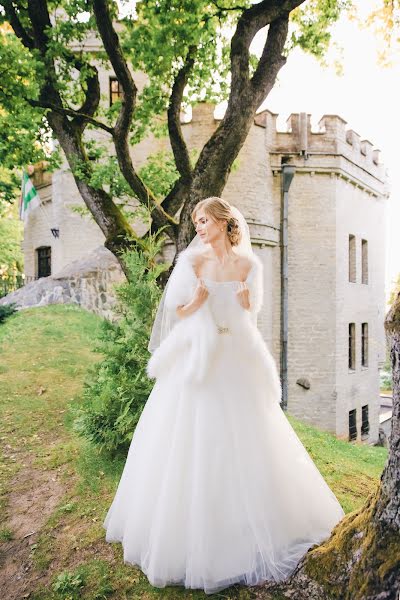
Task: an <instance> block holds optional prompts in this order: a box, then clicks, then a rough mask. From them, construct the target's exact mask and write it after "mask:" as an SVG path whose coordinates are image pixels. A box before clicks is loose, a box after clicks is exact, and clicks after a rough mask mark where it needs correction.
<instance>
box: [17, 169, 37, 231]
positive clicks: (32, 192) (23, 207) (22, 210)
mask: <svg viewBox="0 0 400 600" xmlns="http://www.w3.org/2000/svg"><path fill="white" fill-rule="evenodd" d="M39 204H40V198H39V194H38V193H37V191H36V189H35V186H34V185H33V183H32V181H31V180H30V178H29V175H28V173H27V172H26V171H25V170H24V171H23V173H22V185H21V199H20V205H19V216H20V219H23V220H25V218H26V215H27V214H28V212H29V211H31V210H32V209H33V208H35V207H36V206H39Z"/></svg>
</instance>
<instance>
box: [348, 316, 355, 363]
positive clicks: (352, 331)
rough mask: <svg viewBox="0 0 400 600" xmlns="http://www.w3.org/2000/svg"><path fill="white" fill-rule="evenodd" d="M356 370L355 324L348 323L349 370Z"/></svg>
mask: <svg viewBox="0 0 400 600" xmlns="http://www.w3.org/2000/svg"><path fill="white" fill-rule="evenodd" d="M355 368H356V324H355V323H349V369H352V370H355Z"/></svg>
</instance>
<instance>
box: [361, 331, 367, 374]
mask: <svg viewBox="0 0 400 600" xmlns="http://www.w3.org/2000/svg"><path fill="white" fill-rule="evenodd" d="M361 365H362V366H363V367H368V323H361Z"/></svg>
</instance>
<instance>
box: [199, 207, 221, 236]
mask: <svg viewBox="0 0 400 600" xmlns="http://www.w3.org/2000/svg"><path fill="white" fill-rule="evenodd" d="M194 225H195V228H196V232H197V233H198V234H199V236H200V238H201V240H202V241H203V242H204V243H205V244H207V243H211V242H213V241H214V240H216V239H218V238H220V237H223V236H224V235H225V233H224V229H225V225H226V222H225V221H214V220H213V219H212V218H211V216H210V215H209V214H207V213H206V212H205V210H204V208H199V210H198V211H197V212H196V216H195V219H194ZM221 230H222V231H221Z"/></svg>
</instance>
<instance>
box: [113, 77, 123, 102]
mask: <svg viewBox="0 0 400 600" xmlns="http://www.w3.org/2000/svg"><path fill="white" fill-rule="evenodd" d="M120 98H122V88H121V86H120V83H119V81H118V79H117V78H116V77H110V106H112V105H113V104H114V102H116V101H117V100H120Z"/></svg>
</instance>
